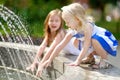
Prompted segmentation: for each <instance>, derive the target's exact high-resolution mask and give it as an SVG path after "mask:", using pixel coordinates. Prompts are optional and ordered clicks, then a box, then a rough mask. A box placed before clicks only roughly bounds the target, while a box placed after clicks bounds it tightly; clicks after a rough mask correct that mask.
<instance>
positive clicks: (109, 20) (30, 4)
mask: <svg viewBox="0 0 120 80" xmlns="http://www.w3.org/2000/svg"><path fill="white" fill-rule="evenodd" d="M73 2H78V3H81V4H82V5H83V6H84V7H85V9H86V12H87V14H88V15H91V16H93V17H94V19H95V23H96V24H97V25H98V26H100V27H104V28H106V29H108V30H109V31H111V32H112V33H113V34H114V35H115V37H116V38H117V39H118V40H120V0H0V4H1V5H3V6H6V7H7V8H9V9H10V10H12V11H13V12H14V13H15V14H16V15H18V16H19V18H20V19H21V21H22V22H23V24H24V25H25V27H26V28H27V30H28V32H29V35H30V36H31V37H34V38H40V37H42V36H43V28H44V26H43V23H44V20H45V18H46V16H47V14H48V13H49V11H51V10H53V9H56V8H59V9H60V8H61V7H62V6H65V5H68V4H70V3H73Z"/></svg>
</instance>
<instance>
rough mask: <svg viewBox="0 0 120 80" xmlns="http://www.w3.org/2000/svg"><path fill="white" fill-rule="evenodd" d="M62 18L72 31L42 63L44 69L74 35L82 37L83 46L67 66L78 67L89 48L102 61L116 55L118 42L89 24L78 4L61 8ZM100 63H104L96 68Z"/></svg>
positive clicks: (110, 35) (105, 32) (105, 31)
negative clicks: (108, 56)
mask: <svg viewBox="0 0 120 80" xmlns="http://www.w3.org/2000/svg"><path fill="white" fill-rule="evenodd" d="M62 18H63V19H64V21H65V23H66V25H67V26H68V27H69V28H71V29H72V31H71V32H69V33H67V34H66V36H65V38H64V39H63V40H62V42H61V43H60V44H58V45H57V46H56V48H55V49H54V51H53V52H52V54H51V56H50V57H49V59H48V60H47V61H46V62H44V67H47V66H48V65H50V63H51V62H52V60H53V59H54V57H55V56H56V55H57V54H58V52H60V51H61V50H62V49H63V48H64V46H65V45H66V44H67V43H68V42H69V41H70V39H71V38H72V37H73V36H74V35H76V34H83V35H84V44H83V47H82V50H81V51H80V53H79V56H78V57H77V59H76V60H75V61H74V62H72V63H70V64H69V65H71V66H78V65H79V64H80V63H81V61H82V59H83V58H84V57H85V56H87V53H88V50H89V48H90V47H92V48H93V51H94V50H95V52H96V54H97V55H99V56H100V57H101V58H102V60H106V59H107V55H108V54H110V55H112V56H116V55H117V50H116V49H117V46H118V42H117V40H116V39H115V37H114V36H113V35H112V33H111V32H109V31H108V30H106V29H104V28H101V27H98V26H96V25H95V24H94V23H91V22H89V20H88V19H87V17H86V15H85V10H84V8H83V7H82V6H81V5H80V4H79V3H72V4H70V5H68V6H64V7H63V8H62ZM77 39H79V36H78V37H77ZM102 62H104V61H100V63H99V65H98V67H99V66H100V64H102Z"/></svg>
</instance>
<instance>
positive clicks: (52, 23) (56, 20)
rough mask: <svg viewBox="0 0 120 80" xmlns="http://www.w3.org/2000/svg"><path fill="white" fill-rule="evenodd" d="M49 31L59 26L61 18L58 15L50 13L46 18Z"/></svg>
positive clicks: (55, 29)
mask: <svg viewBox="0 0 120 80" xmlns="http://www.w3.org/2000/svg"><path fill="white" fill-rule="evenodd" d="M48 25H49V28H50V30H51V32H54V31H57V30H58V29H59V28H60V26H61V18H60V17H59V16H58V15H51V16H50V17H49V20H48Z"/></svg>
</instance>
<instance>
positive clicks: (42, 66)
mask: <svg viewBox="0 0 120 80" xmlns="http://www.w3.org/2000/svg"><path fill="white" fill-rule="evenodd" d="M43 69H44V65H43V64H39V66H38V69H37V72H36V76H37V77H40V76H41V75H42V71H43Z"/></svg>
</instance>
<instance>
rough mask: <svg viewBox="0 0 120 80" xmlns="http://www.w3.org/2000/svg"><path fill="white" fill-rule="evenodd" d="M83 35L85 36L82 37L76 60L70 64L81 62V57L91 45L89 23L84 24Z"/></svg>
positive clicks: (74, 64)
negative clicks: (81, 46) (80, 48)
mask: <svg viewBox="0 0 120 80" xmlns="http://www.w3.org/2000/svg"><path fill="white" fill-rule="evenodd" d="M84 35H85V38H84V45H83V48H82V50H81V52H80V54H79V56H78V57H77V59H76V61H75V62H73V63H71V64H69V65H71V66H78V65H79V64H80V63H81V61H82V59H83V58H84V57H85V55H86V53H87V52H88V49H89V47H90V45H91V35H92V27H91V25H90V24H88V26H86V28H85V31H84Z"/></svg>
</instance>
